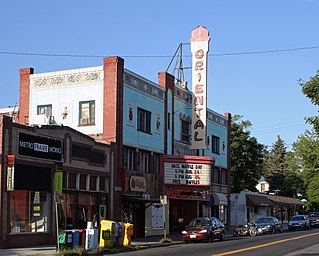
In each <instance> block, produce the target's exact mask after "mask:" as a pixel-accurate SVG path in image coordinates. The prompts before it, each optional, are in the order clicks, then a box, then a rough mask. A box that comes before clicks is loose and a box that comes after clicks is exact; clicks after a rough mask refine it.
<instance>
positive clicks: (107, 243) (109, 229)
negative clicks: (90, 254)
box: [100, 220, 115, 247]
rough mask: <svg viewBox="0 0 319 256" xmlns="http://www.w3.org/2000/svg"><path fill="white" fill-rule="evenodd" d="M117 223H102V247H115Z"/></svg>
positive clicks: (104, 221)
mask: <svg viewBox="0 0 319 256" xmlns="http://www.w3.org/2000/svg"><path fill="white" fill-rule="evenodd" d="M114 232H115V222H114V221H111V220H102V221H101V233H100V247H113V246H114Z"/></svg>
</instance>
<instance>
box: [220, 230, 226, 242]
mask: <svg viewBox="0 0 319 256" xmlns="http://www.w3.org/2000/svg"><path fill="white" fill-rule="evenodd" d="M224 239H225V233H224V232H222V233H221V234H220V238H219V240H220V241H224Z"/></svg>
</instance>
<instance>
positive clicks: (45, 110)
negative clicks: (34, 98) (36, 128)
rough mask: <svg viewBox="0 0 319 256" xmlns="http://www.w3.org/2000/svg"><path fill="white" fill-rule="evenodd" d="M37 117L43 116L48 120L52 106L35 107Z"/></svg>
mask: <svg viewBox="0 0 319 256" xmlns="http://www.w3.org/2000/svg"><path fill="white" fill-rule="evenodd" d="M37 115H45V116H46V117H47V118H48V119H49V118H50V117H51V116H52V105H51V104H50V105H41V106H37Z"/></svg>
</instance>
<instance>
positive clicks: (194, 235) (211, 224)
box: [182, 217, 225, 243]
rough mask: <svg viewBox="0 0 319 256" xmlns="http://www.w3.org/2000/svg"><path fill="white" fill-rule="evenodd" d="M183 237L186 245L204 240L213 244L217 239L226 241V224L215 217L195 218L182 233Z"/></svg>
mask: <svg viewBox="0 0 319 256" xmlns="http://www.w3.org/2000/svg"><path fill="white" fill-rule="evenodd" d="M182 237H183V240H184V242H185V243H188V242H191V241H202V240H205V241H208V242H212V241H213V240H214V239H216V238H219V239H220V240H224V237H225V227H224V224H223V223H222V222H221V221H220V220H219V219H217V218H215V217H212V218H208V217H202V218H195V219H193V220H192V221H191V222H190V223H189V224H188V226H186V227H185V230H183V232H182Z"/></svg>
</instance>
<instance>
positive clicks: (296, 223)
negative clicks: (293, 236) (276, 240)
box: [288, 215, 310, 231]
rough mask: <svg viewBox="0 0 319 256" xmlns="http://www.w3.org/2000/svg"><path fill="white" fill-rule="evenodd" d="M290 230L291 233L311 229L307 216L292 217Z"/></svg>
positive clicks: (289, 225)
mask: <svg viewBox="0 0 319 256" xmlns="http://www.w3.org/2000/svg"><path fill="white" fill-rule="evenodd" d="M288 229H289V230H290V231H291V230H297V229H310V224H309V220H308V219H307V217H306V216H305V215H295V216H292V217H291V219H290V221H289V222H288Z"/></svg>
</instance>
